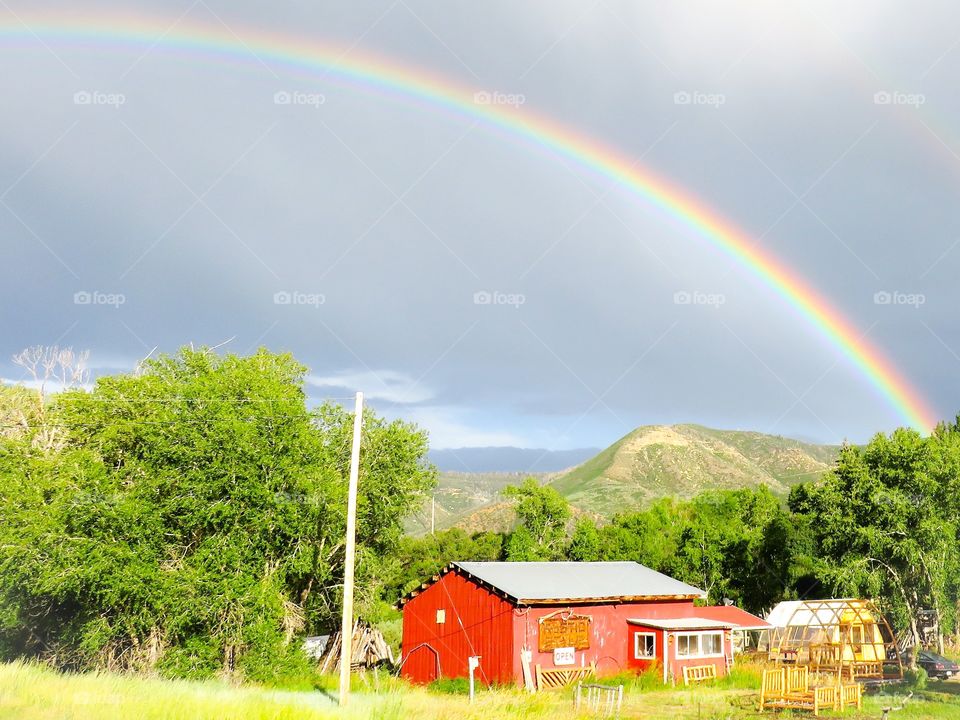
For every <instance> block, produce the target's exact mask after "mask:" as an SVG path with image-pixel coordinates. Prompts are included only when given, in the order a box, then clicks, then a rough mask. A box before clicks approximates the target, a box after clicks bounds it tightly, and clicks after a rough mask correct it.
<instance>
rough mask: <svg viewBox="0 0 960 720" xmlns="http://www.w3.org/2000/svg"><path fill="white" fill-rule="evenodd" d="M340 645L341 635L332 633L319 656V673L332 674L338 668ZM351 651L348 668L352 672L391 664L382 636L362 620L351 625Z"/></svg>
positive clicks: (387, 647)
mask: <svg viewBox="0 0 960 720" xmlns="http://www.w3.org/2000/svg"><path fill="white" fill-rule="evenodd" d="M342 645H343V642H342V638H341V634H340V633H338V632H337V633H333V634H332V635H331V636H330V640H328V641H327V646H326V648H324V651H323V655H321V656H320V672H322V673H325V672H334V671H335V670H336V669H337V668H339V667H340V652H341V646H342ZM351 649H352V653H350V667H351V668H352V669H354V670H361V669H365V668H372V667H377V666H379V665H382V664H383V663H390V664H391V665H392V664H393V651H392V650H390V646H389V645H387V641H386V640H384V639H383V634H382V633H381V632H380V631H379V630H377V629H376V628H373V627H370V625H368V624H367V623H365V622H363V621H362V620H357V621H356V622H355V623H354V625H353V643H352V647H351Z"/></svg>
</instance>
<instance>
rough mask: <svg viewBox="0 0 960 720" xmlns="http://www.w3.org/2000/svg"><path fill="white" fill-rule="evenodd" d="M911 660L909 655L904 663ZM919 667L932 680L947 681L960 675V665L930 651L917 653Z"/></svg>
mask: <svg viewBox="0 0 960 720" xmlns="http://www.w3.org/2000/svg"><path fill="white" fill-rule="evenodd" d="M909 659H910V657H909V654H908V655H907V656H906V657H904V662H907V661H909ZM917 665H919V666H920V667H922V668H923V669H924V670H926V671H927V675H928V676H929V677H932V678H940V679H941V680H946V679H947V678H949V677H953V676H954V675H960V665H957V663H955V662H954V661H953V660H949V659H947V658H945V657H944V656H943V655H937V653H935V652H930V651H929V650H921V651H920V652H918V653H917Z"/></svg>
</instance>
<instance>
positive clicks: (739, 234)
mask: <svg viewBox="0 0 960 720" xmlns="http://www.w3.org/2000/svg"><path fill="white" fill-rule="evenodd" d="M0 41H5V42H6V44H8V45H12V44H14V43H18V42H19V43H22V42H26V43H30V44H40V43H42V44H44V45H47V46H48V47H49V48H50V49H54V48H55V47H56V46H57V45H61V44H62V45H66V46H70V47H74V46H78V47H81V48H83V47H90V46H91V45H92V46H93V47H94V48H95V49H97V50H113V49H117V50H120V51H124V52H126V51H129V50H135V51H137V53H138V54H143V53H144V51H145V50H151V51H152V50H155V49H161V50H162V51H164V52H180V53H184V54H186V55H187V56H189V57H191V58H198V59H206V60H210V61H213V62H226V63H239V64H243V65H251V64H253V65H255V66H258V65H259V64H260V63H265V64H266V65H268V66H274V65H276V66H278V67H283V68H288V69H290V70H293V71H295V72H303V73H307V74H309V75H311V76H316V75H317V74H318V73H319V74H320V75H322V76H323V77H324V79H326V80H329V81H333V82H338V83H340V82H343V83H347V84H349V85H350V86H352V87H360V88H361V89H364V90H367V91H374V92H385V93H388V94H390V95H394V96H398V97H400V98H402V99H404V100H406V101H413V102H415V103H417V104H421V105H424V106H426V107H428V108H430V109H431V110H433V111H438V110H439V111H443V112H448V113H453V114H455V115H457V116H459V117H461V118H462V117H466V118H470V119H471V120H472V121H480V122H481V123H482V124H484V125H486V126H488V127H489V128H490V129H493V130H499V131H502V132H504V133H506V134H508V135H509V136H512V137H513V138H516V139H519V140H522V141H524V142H526V143H529V144H532V145H533V146H535V147H539V148H541V149H544V150H546V151H548V152H549V153H552V154H554V155H557V156H561V157H564V158H567V159H569V160H571V161H573V162H574V163H575V164H577V165H578V166H580V167H582V168H584V169H586V170H589V171H590V172H592V173H596V174H597V175H600V176H603V177H606V178H609V179H610V180H611V181H613V182H615V183H617V184H618V185H619V186H621V187H622V188H625V189H627V190H629V191H630V192H632V193H633V194H635V195H637V196H639V197H640V198H642V199H643V200H645V201H647V202H648V203H650V204H652V205H654V206H656V207H657V208H659V209H660V210H662V211H663V212H664V213H666V214H667V215H669V216H671V217H673V218H674V219H676V220H677V221H679V222H680V223H681V224H683V225H685V226H687V227H689V228H690V229H692V230H693V231H694V232H696V233H697V234H698V235H699V236H700V237H701V238H703V239H704V240H706V241H707V242H709V243H710V244H712V245H713V246H714V247H716V248H718V249H719V250H720V251H722V252H723V253H725V254H726V255H728V256H729V257H730V258H731V259H732V260H733V261H735V262H736V263H737V264H738V265H740V266H741V267H743V268H744V269H745V270H747V271H748V272H749V273H750V274H752V275H753V276H755V277H756V278H758V279H759V280H760V281H762V282H763V283H764V284H765V285H767V286H768V287H769V288H770V289H771V290H773V291H774V292H775V293H776V294H777V295H779V296H780V297H781V298H782V299H783V300H784V301H785V302H786V303H787V304H788V305H790V306H791V307H792V308H793V309H794V310H795V311H796V312H797V313H798V314H799V315H800V316H801V317H803V318H804V319H805V320H806V321H807V322H808V323H809V324H810V325H811V326H812V327H813V328H815V329H816V331H817V332H818V333H819V334H820V335H822V336H823V337H824V338H825V339H826V340H827V341H828V342H830V343H831V344H832V345H833V346H834V347H835V348H836V349H837V350H839V351H840V353H841V354H842V355H843V356H844V357H846V359H847V360H848V361H849V362H850V364H851V365H852V366H853V367H854V368H856V369H857V371H859V372H860V373H861V374H862V375H863V376H864V377H865V378H866V379H867V381H868V382H869V383H870V384H871V385H872V386H873V387H874V388H875V389H876V390H877V391H878V392H879V393H880V395H881V396H883V398H885V400H886V401H887V402H888V403H889V405H890V406H891V407H892V408H893V409H894V410H895V411H896V412H897V413H898V415H899V416H900V417H901V418H902V420H903V421H905V422H906V423H907V424H909V425H911V426H913V427H916V428H918V429H920V430H924V431H926V430H930V429H931V428H932V427H933V426H934V425H935V422H936V421H935V415H934V414H933V412H932V411H931V410H930V408H929V407H928V406H927V404H926V402H925V401H924V398H923V397H922V396H921V395H920V393H919V392H918V391H917V390H916V389H915V388H914V387H912V386H911V384H910V383H909V382H908V381H907V379H906V378H905V377H903V375H902V374H901V373H900V372H899V371H898V370H897V369H896V368H895V367H894V366H893V365H892V363H891V362H890V361H889V360H888V359H887V358H886V357H885V356H884V354H883V353H882V352H881V350H880V349H879V348H877V347H876V346H875V345H873V344H872V343H871V342H869V340H868V339H867V338H866V337H865V334H864V333H863V332H860V331H859V330H858V329H857V328H856V327H854V326H853V325H852V324H851V323H850V322H849V321H848V320H847V319H846V318H844V317H843V315H842V314H841V313H840V311H839V310H838V309H837V308H835V307H833V306H832V305H831V304H830V303H829V302H828V301H827V300H826V299H825V298H824V297H823V296H821V295H819V294H818V293H817V292H816V291H815V290H814V289H813V288H812V287H811V286H810V285H808V284H807V283H805V282H804V281H803V280H801V279H800V278H799V277H798V276H797V275H796V274H795V273H793V272H791V271H790V270H789V269H788V268H787V267H786V266H784V265H783V263H782V262H780V261H778V260H777V259H776V258H775V257H773V256H772V255H770V254H769V253H767V252H765V251H764V250H762V249H761V248H759V247H757V246H756V245H755V244H753V243H752V242H751V241H750V238H749V237H748V236H747V235H746V234H745V233H744V232H743V231H742V230H740V229H738V228H737V227H735V226H734V225H733V224H731V223H730V222H729V221H728V220H725V219H724V218H722V217H720V216H719V215H718V214H716V213H715V212H713V211H712V210H711V209H710V208H708V207H706V206H705V205H704V204H703V203H701V202H698V201H697V200H696V199H695V198H693V197H691V196H690V195H688V194H685V193H684V192H682V191H681V190H680V189H678V188H675V187H672V186H671V185H670V183H669V182H667V181H666V180H664V179H663V178H661V177H658V176H656V175H654V174H653V173H651V172H650V171H648V170H646V169H644V168H643V167H641V166H638V165H635V164H633V163H632V162H630V161H629V160H628V159H625V158H624V157H623V156H622V155H621V154H620V153H619V152H618V151H617V150H616V149H615V148H612V147H609V146H606V145H604V144H602V143H601V142H599V141H597V140H595V139H593V138H590V137H588V136H586V135H583V134H580V133H578V132H576V131H574V130H572V129H570V128H568V127H565V126H564V125H562V124H560V123H558V122H556V121H554V120H552V119H550V118H547V117H544V116H542V115H537V114H535V113H533V112H531V111H528V110H526V109H523V110H520V109H517V108H514V107H511V106H506V105H500V104H482V103H478V102H476V100H475V91H474V90H472V89H467V88H465V87H462V86H458V85H456V84H454V83H452V82H450V81H449V80H447V79H444V78H441V77H438V76H436V75H433V74H431V73H429V72H427V71H424V70H422V69H414V68H410V67H404V66H402V65H400V64H399V63H397V62H396V61H395V60H393V59H385V58H379V57H377V56H374V55H372V54H370V53H366V52H364V53H360V52H358V51H354V50H346V49H343V48H339V47H337V46H334V45H331V44H326V43H316V42H307V41H305V40H303V39H298V38H294V37H290V36H286V35H276V34H271V33H268V32H264V31H260V30H257V31H248V30H244V31H243V33H242V34H235V33H234V31H232V30H228V29H226V28H224V27H222V26H216V27H214V26H205V25H200V24H196V23H191V24H189V25H188V24H186V21H181V22H180V23H177V24H176V25H174V26H173V27H171V26H170V24H169V21H161V20H159V19H149V20H148V19H144V18H142V17H137V18H123V19H117V18H115V17H108V18H98V19H94V20H91V19H90V18H89V17H84V18H82V19H79V20H72V19H71V20H64V19H62V18H58V19H56V20H54V21H52V22H47V21H45V20H44V19H42V18H33V17H30V18H22V17H15V18H8V19H7V20H5V21H0ZM0 48H2V45H0Z"/></svg>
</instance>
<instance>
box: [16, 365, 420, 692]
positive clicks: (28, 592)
mask: <svg viewBox="0 0 960 720" xmlns="http://www.w3.org/2000/svg"><path fill="white" fill-rule="evenodd" d="M304 373H305V368H304V367H303V366H302V365H300V364H299V363H297V362H296V361H295V360H294V359H293V358H292V357H290V356H289V355H284V354H281V355H276V354H271V353H269V352H267V351H264V350H261V351H258V352H257V353H256V354H254V355H252V356H249V357H238V356H233V355H227V356H223V357H221V356H218V355H216V354H214V353H212V352H209V351H206V350H192V349H191V350H183V351H181V352H180V353H179V354H178V355H176V356H173V357H161V358H159V359H156V360H152V361H149V362H147V363H144V364H143V365H142V366H141V367H140V368H139V369H138V371H137V372H136V373H134V374H132V375H120V376H112V377H104V378H100V379H99V380H98V381H97V384H96V386H95V388H94V389H93V390H92V391H91V392H84V391H79V390H77V391H71V392H67V393H64V394H63V395H62V396H60V397H59V398H58V399H57V401H56V403H55V405H54V407H53V409H52V411H51V412H50V413H48V415H49V416H50V417H51V418H52V422H55V423H56V425H57V426H58V427H60V428H64V429H65V433H66V446H65V447H64V448H63V449H62V450H60V451H59V452H57V453H41V452H39V451H38V450H36V449H35V448H32V447H30V446H28V444H27V441H26V440H24V439H20V440H17V439H13V440H8V441H4V442H3V444H0V494H2V497H0V598H2V600H0V603H2V605H0V608H2V613H0V619H2V622H3V626H2V627H3V629H4V633H3V637H4V641H5V643H6V644H7V647H8V649H9V650H10V651H12V652H18V653H25V654H35V655H36V654H44V655H48V656H55V657H56V658H57V659H58V661H60V662H62V663H63V664H65V665H68V666H71V667H78V668H85V667H111V668H130V669H138V668H144V669H145V668H151V667H157V668H158V669H160V670H161V671H163V672H166V673H169V674H173V675H187V676H202V675H208V674H210V673H212V672H215V671H217V670H218V669H220V668H226V669H228V670H233V669H237V670H240V671H242V672H244V673H245V674H247V675H249V676H252V677H258V678H263V679H266V678H269V677H271V676H272V675H275V674H277V673H279V672H283V671H284V668H288V667H290V666H291V664H296V663H299V662H303V660H302V653H299V651H298V650H297V649H296V646H295V644H293V643H291V640H292V638H293V637H294V636H295V635H296V634H298V633H300V632H301V631H303V630H304V629H306V628H307V627H323V626H326V625H327V624H328V623H329V622H330V620H331V618H332V616H333V615H335V613H336V610H337V606H338V603H339V593H340V589H339V588H340V586H341V584H342V564H343V529H344V517H345V495H346V475H347V467H348V462H349V452H350V442H349V440H350V435H351V432H352V430H351V421H352V418H351V416H350V413H349V412H347V411H346V410H344V409H343V408H340V407H337V406H332V405H325V406H323V407H321V408H320V409H319V410H317V411H316V412H311V411H310V410H309V409H308V408H307V405H306V398H305V395H304V392H303V376H304ZM426 450H427V440H426V436H425V434H424V433H422V432H421V431H418V430H417V429H416V428H414V427H412V426H410V425H407V424H404V423H400V422H390V423H388V422H386V421H384V420H382V419H380V418H377V417H376V416H375V415H373V414H372V413H368V414H367V415H366V416H365V432H364V444H363V448H362V454H361V493H360V499H359V516H360V523H359V531H358V541H359V544H360V547H361V553H360V562H359V566H358V574H359V576H360V577H361V578H364V577H369V578H372V579H373V580H374V581H375V580H376V578H377V577H378V572H379V570H380V567H379V564H378V559H379V556H381V555H382V554H384V553H386V552H387V551H388V550H389V549H390V548H391V547H392V546H393V544H394V543H396V542H397V541H398V539H399V537H400V535H401V521H402V518H403V517H404V516H405V515H406V514H407V513H408V512H409V511H410V510H411V509H412V507H413V506H414V504H415V503H416V502H417V500H418V498H419V497H421V496H422V493H424V492H426V491H428V490H429V488H430V487H431V486H432V484H433V482H434V480H435V470H434V469H433V468H432V467H431V466H430V465H429V464H428V463H427V462H426V460H425V456H426ZM371 585H372V586H376V582H371ZM371 592H374V591H371ZM360 601H361V610H362V608H363V604H364V603H371V602H373V597H372V596H371V595H367V596H364V595H363V594H361V597H360Z"/></svg>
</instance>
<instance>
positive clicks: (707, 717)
mask: <svg viewBox="0 0 960 720" xmlns="http://www.w3.org/2000/svg"><path fill="white" fill-rule="evenodd" d="M755 678H756V675H755V673H751V672H750V671H749V670H748V671H741V672H740V673H738V674H737V675H735V676H734V677H733V678H730V679H725V680H723V681H721V682H719V683H718V684H716V685H714V686H709V687H698V688H695V689H689V690H688V689H678V688H670V689H663V688H661V687H658V686H656V685H655V684H653V683H652V682H651V681H650V679H649V678H643V677H641V678H637V679H626V678H625V679H626V680H627V686H626V690H625V695H624V707H623V712H622V717H623V718H669V719H670V720H695V719H696V720H711V719H715V720H727V719H729V720H737V719H739V718H760V717H766V718H774V717H782V716H789V717H791V718H792V717H798V716H801V715H802V714H790V713H784V714H781V715H779V716H778V715H775V714H773V713H767V714H765V715H760V714H759V713H758V712H757V710H756V695H757V693H756V690H755V689H753V687H752V686H753V684H754V683H755ZM332 683H333V680H332V679H328V682H327V683H325V685H326V687H332ZM889 692H890V693H894V692H895V693H897V694H898V695H899V696H900V697H901V698H902V696H903V695H905V694H906V692H907V691H906V690H904V689H899V690H896V691H893V690H891V691H889ZM571 698H572V691H567V692H558V693H541V694H537V695H528V694H526V693H523V692H521V691H519V690H504V689H499V690H495V691H481V692H480V693H479V694H478V696H477V699H476V701H475V702H474V703H473V704H472V705H471V704H470V703H469V701H468V699H467V698H466V697H465V696H463V695H456V694H449V693H442V692H437V691H431V690H430V689H425V688H415V687H411V686H409V685H406V684H404V683H402V682H400V681H397V680H395V679H393V678H391V677H389V676H386V675H378V676H376V677H373V676H368V677H367V678H366V680H359V679H358V680H357V682H356V687H355V692H354V694H353V695H352V696H351V703H350V707H349V708H348V709H347V710H345V711H342V710H340V709H339V708H338V707H337V705H336V701H335V698H334V696H333V694H332V693H331V692H330V691H329V690H323V689H321V690H316V691H312V692H292V691H280V690H272V689H268V688H260V687H249V686H244V687H236V686H232V685H229V684H226V683H219V682H214V681H206V682H188V681H171V680H160V679H151V678H142V677H133V676H121V675H108V674H83V675H65V674H60V673H57V672H55V671H53V670H49V669H47V668H44V667H40V666H36V665H27V664H21V663H9V664H4V665H0V718H10V719H11V720H12V719H14V718H16V719H17V720H41V719H42V720H107V719H109V720H113V719H114V718H117V719H120V718H122V719H124V720H127V719H132V718H137V719H139V718H143V719H144V720H187V719H190V720H194V719H197V720H206V719H208V718H209V719H211V720H212V719H214V718H216V719H218V720H219V719H221V718H230V719H231V720H234V719H236V720H286V719H288V718H289V720H318V719H321V718H324V719H325V718H349V719H350V720H353V719H355V718H356V719H359V718H371V719H372V720H405V719H406V718H437V719H440V720H460V719H463V720H497V719H499V718H521V719H523V720H550V719H563V718H574V717H576V715H575V713H574V711H573V708H572V701H571ZM899 704H901V703H900V702H898V701H897V699H896V697H894V696H893V695H892V694H887V695H880V696H878V695H870V696H868V697H867V699H866V703H865V705H864V710H863V712H862V713H860V714H858V713H855V712H852V711H848V712H846V713H845V714H844V715H843V717H846V718H851V719H852V718H879V717H880V714H881V708H882V707H884V706H888V705H899ZM827 716H828V717H830V716H832V714H830V713H828V715H827ZM926 718H931V719H932V718H943V719H945V720H960V682H952V683H937V682H931V683H930V685H929V687H928V688H927V690H925V691H923V692H922V693H918V694H917V695H916V696H915V698H914V699H913V700H911V702H909V703H908V704H907V706H906V707H905V708H903V709H902V710H898V711H896V712H894V713H893V714H892V715H891V720H924V719H926Z"/></svg>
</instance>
